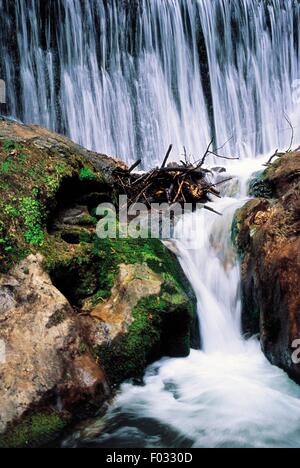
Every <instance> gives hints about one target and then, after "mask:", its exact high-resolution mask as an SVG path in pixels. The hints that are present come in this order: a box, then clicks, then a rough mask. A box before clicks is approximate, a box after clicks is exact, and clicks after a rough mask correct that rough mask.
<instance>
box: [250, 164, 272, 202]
mask: <svg viewBox="0 0 300 468" xmlns="http://www.w3.org/2000/svg"><path fill="white" fill-rule="evenodd" d="M249 195H250V197H255V198H267V199H270V198H273V196H274V194H273V190H272V187H271V185H270V184H269V182H268V180H267V177H266V171H260V172H256V173H255V174H254V175H253V177H252V178H251V180H250V182H249Z"/></svg>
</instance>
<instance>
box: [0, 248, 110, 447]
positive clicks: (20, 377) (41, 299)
mask: <svg viewBox="0 0 300 468" xmlns="http://www.w3.org/2000/svg"><path fill="white" fill-rule="evenodd" d="M42 265H43V258H42V257H41V256H39V255H37V256H34V255H30V256H29V257H28V258H27V259H25V260H24V261H23V262H22V263H21V264H19V265H17V266H16V267H15V268H14V269H13V270H12V271H11V272H10V276H9V277H7V276H4V277H3V278H1V279H0V294H7V288H8V287H9V288H10V296H9V297H10V301H6V303H5V305H6V307H5V309H3V308H2V307H1V327H0V340H1V341H2V342H3V343H4V344H5V351H6V354H5V359H4V360H3V361H2V362H0V380H1V387H0V401H1V412H0V434H1V433H5V432H6V431H7V430H8V429H9V428H10V427H11V425H12V423H15V421H22V418H23V417H24V416H26V415H27V414H29V413H30V412H33V413H35V412H36V409H37V408H38V409H39V410H40V409H41V408H44V406H46V408H47V411H49V408H53V410H54V409H56V410H57V404H58V401H59V402H60V405H61V408H62V410H64V411H65V410H71V409H72V407H73V405H75V404H79V403H82V402H84V401H85V400H86V399H90V402H91V401H92V400H93V398H94V400H97V401H98V402H101V401H102V400H103V399H105V398H107V391H108V387H107V385H106V382H105V376H104V373H103V372H102V371H101V369H100V368H99V366H97V364H96V362H95V361H94V360H93V358H92V356H91V355H90V354H89V353H88V351H86V350H84V351H83V350H82V349H81V348H82V342H83V341H82V338H81V334H80V328H79V324H78V321H77V319H76V316H75V314H74V312H73V310H72V308H71V306H70V305H69V303H68V301H67V300H66V299H65V298H64V297H63V295H62V294H61V293H60V292H59V291H58V290H57V289H56V288H55V287H54V286H53V285H52V283H51V280H50V278H49V276H48V274H47V273H45V271H44V269H43V266H42ZM24 271H25V272H26V273H24ZM3 291H4V292H3ZM4 317H5V320H4ZM28 443H30V441H28ZM0 445H1V437H0Z"/></svg>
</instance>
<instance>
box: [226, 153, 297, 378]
mask: <svg viewBox="0 0 300 468" xmlns="http://www.w3.org/2000/svg"><path fill="white" fill-rule="evenodd" d="M261 180H262V181H263V183H264V184H266V187H268V191H270V190H271V192H272V194H273V198H269V199H264V198H260V199H254V200H251V201H249V202H248V203H247V204H246V206H244V207H243V208H242V209H241V210H239V211H238V213H237V215H236V219H235V224H234V238H235V241H236V244H237V247H238V250H239V252H240V255H241V257H242V279H243V296H244V314H243V324H244V331H245V332H248V333H260V336H261V343H262V347H263V350H264V352H265V354H266V355H267V357H268V358H269V359H270V361H271V362H272V363H274V364H276V365H278V366H280V367H282V368H283V369H284V370H286V371H287V372H288V373H289V374H290V375H291V376H292V377H293V378H294V379H295V380H297V381H298V382H299V383H300V366H299V364H296V363H294V362H293V360H292V355H293V353H294V348H293V343H294V341H295V340H297V339H299V338H300V293H299V284H300V153H299V152H296V153H288V154H286V155H285V156H283V157H281V158H280V159H278V160H277V161H276V162H275V163H274V164H273V165H272V166H271V167H270V168H268V169H267V171H266V172H265V174H264V175H263V177H262V179H261Z"/></svg>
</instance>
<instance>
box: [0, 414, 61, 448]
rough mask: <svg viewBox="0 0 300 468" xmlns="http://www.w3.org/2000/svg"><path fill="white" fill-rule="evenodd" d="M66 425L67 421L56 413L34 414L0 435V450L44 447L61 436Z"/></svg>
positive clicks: (12, 425)
mask: <svg viewBox="0 0 300 468" xmlns="http://www.w3.org/2000/svg"><path fill="white" fill-rule="evenodd" d="M67 424H68V421H67V419H66V418H65V417H64V416H62V415H61V414H60V413H58V412H55V411H52V412H51V411H48V412H44V413H35V414H33V415H31V416H27V417H24V418H23V420H21V421H19V422H17V423H15V424H11V427H10V428H9V429H8V430H7V431H6V433H5V434H4V435H0V448H36V447H41V446H45V445H47V444H48V443H49V442H51V441H53V440H54V439H55V438H56V437H57V436H58V435H59V434H61V432H62V431H63V429H65V427H66V426H67Z"/></svg>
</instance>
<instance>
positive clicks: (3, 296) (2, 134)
mask: <svg viewBox="0 0 300 468" xmlns="http://www.w3.org/2000/svg"><path fill="white" fill-rule="evenodd" d="M122 168H123V169H124V165H123V164H122V163H120V162H119V161H116V160H113V159H109V158H108V157H107V156H103V155H97V154H95V153H91V152H89V151H86V150H84V149H83V148H81V147H79V146H78V145H75V144H74V143H72V142H71V141H70V140H68V139H67V138H64V137H61V136H59V135H56V134H53V133H51V132H49V131H48V130H44V129H41V128H39V127H35V126H30V127H29V126H24V125H20V124H18V123H16V122H7V121H0V175H1V177H0V272H1V273H2V276H1V274H0V325H1V326H0V379H1V388H0V401H1V403H0V414H1V417H0V434H1V433H2V435H1V436H0V446H1V445H2V446H13V447H15V446H18V447H19V446H24V445H25V446H28V445H29V446H32V445H41V444H45V443H47V442H49V441H50V440H51V439H53V437H56V435H57V434H58V433H59V432H60V431H61V430H62V428H63V427H65V425H66V424H68V423H69V422H70V421H72V422H73V420H74V418H76V419H79V420H80V419H81V418H82V417H86V416H88V415H89V414H87V413H89V412H90V411H91V410H93V409H95V405H96V408H97V411H98V410H99V409H101V408H103V407H102V404H103V402H104V400H106V401H107V399H108V398H109V397H110V395H111V392H110V391H111V389H112V388H113V387H115V386H118V385H119V384H120V383H121V382H123V381H124V380H126V379H135V378H136V379H139V378H140V377H141V376H142V375H143V373H144V370H145V367H146V366H147V365H148V364H150V363H152V362H153V361H154V360H156V359H160V358H161V357H163V356H171V357H183V356H187V355H188V354H189V352H190V348H191V347H194V348H199V346H200V333H199V323H198V319H197V307H196V306H197V304H196V302H197V301H196V297H195V294H194V291H193V289H192V287H191V285H190V284H189V282H188V281H187V279H186V277H185V275H184V273H183V271H182V269H181V267H180V264H179V262H178V260H177V258H176V257H175V255H174V254H172V253H171V252H170V251H169V250H168V249H167V248H166V247H165V246H164V245H163V244H162V243H161V242H160V240H158V239H130V238H126V239H99V238H98V237H97V235H96V225H97V222H98V219H97V217H95V216H96V208H97V204H98V203H99V202H101V201H112V200H115V198H116V197H117V195H118V192H117V189H116V185H117V184H115V183H114V182H115V178H116V177H117V174H116V173H115V170H121V169H122ZM4 351H6V353H5V352H4ZM3 354H4V355H5V356H3ZM108 385H109V386H108ZM95 412H96V411H95ZM76 422H77V421H76Z"/></svg>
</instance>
